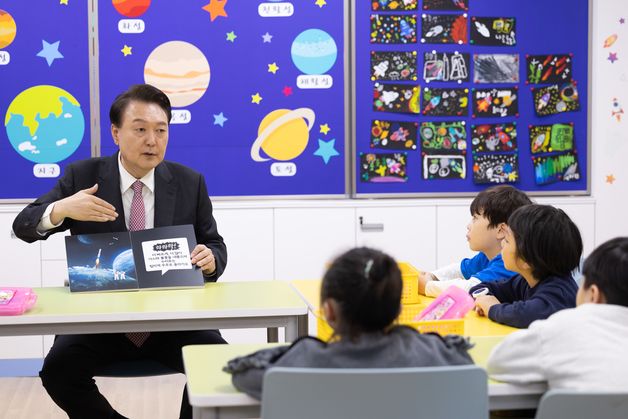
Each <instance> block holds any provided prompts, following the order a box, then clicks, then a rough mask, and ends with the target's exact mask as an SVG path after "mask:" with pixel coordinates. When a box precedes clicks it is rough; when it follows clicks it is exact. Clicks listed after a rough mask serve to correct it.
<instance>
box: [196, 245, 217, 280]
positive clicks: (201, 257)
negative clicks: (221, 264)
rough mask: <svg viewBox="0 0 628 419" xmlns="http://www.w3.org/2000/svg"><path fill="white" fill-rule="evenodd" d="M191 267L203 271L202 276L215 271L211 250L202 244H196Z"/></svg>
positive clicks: (214, 260)
mask: <svg viewBox="0 0 628 419" xmlns="http://www.w3.org/2000/svg"><path fill="white" fill-rule="evenodd" d="M190 257H191V258H192V265H196V266H198V267H199V268H201V270H202V271H203V274H204V275H211V274H213V273H214V272H215V271H216V259H214V254H213V253H212V251H211V249H210V248H208V247H207V246H205V245H204V244H197V245H196V247H195V248H194V250H192V254H191V255H190Z"/></svg>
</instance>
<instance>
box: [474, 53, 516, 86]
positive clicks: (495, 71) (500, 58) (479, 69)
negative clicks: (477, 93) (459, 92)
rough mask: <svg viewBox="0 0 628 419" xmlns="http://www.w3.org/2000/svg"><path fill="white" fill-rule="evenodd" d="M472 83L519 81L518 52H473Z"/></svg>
mask: <svg viewBox="0 0 628 419" xmlns="http://www.w3.org/2000/svg"><path fill="white" fill-rule="evenodd" d="M473 82H474V83H519V54H474V55H473Z"/></svg>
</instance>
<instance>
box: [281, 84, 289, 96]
mask: <svg viewBox="0 0 628 419" xmlns="http://www.w3.org/2000/svg"><path fill="white" fill-rule="evenodd" d="M281 93H283V95H284V96H286V97H287V96H290V95H291V94H292V87H290V86H285V87H284V88H283V89H282V90H281Z"/></svg>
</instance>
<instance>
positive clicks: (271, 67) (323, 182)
mask: <svg viewBox="0 0 628 419" xmlns="http://www.w3.org/2000/svg"><path fill="white" fill-rule="evenodd" d="M205 5H207V2H206V1H205V2H202V1H201V2H199V1H190V2H180V3H177V4H176V6H175V4H174V3H171V2H153V3H152V4H151V5H150V7H148V9H147V10H146V11H145V12H143V13H141V14H140V15H139V16H136V17H134V18H131V17H129V16H124V15H123V14H121V13H120V12H119V11H117V10H116V9H115V8H114V7H113V6H112V4H111V2H99V9H98V12H99V34H98V35H99V45H100V69H99V71H100V103H101V115H100V118H101V132H102V140H101V144H102V146H101V154H102V155H109V154H112V153H113V152H115V150H116V147H115V145H114V144H113V141H112V140H111V135H110V134H109V118H108V111H109V105H110V104H111V102H112V101H113V100H114V98H115V96H116V94H118V93H119V92H122V91H123V90H125V89H126V88H127V87H128V86H129V85H131V84H134V83H144V82H145V81H146V82H150V83H153V84H156V85H157V86H158V87H161V88H162V89H163V90H164V91H166V92H167V93H169V94H170V97H171V99H173V98H175V99H174V101H173V104H174V107H175V108H176V109H178V110H185V111H187V112H189V114H187V116H185V117H184V118H182V119H179V122H182V121H185V122H186V123H176V124H172V125H171V127H170V141H169V145H168V150H167V154H166V159H167V160H172V161H177V162H180V163H182V164H185V165H187V166H190V167H192V168H194V169H196V170H198V171H199V172H201V173H203V174H204V175H205V178H206V181H207V185H208V190H209V194H210V196H261V195H342V194H344V193H345V192H346V191H345V152H346V151H345V140H346V139H345V122H344V110H345V108H344V95H345V93H344V90H345V82H346V81H345V74H344V66H345V58H344V54H345V45H344V6H343V2H339V1H333V2H327V4H326V5H325V6H324V7H319V6H317V5H316V4H314V2H313V1H312V2H300V1H299V2H296V1H293V2H291V3H285V2H276V1H269V2H251V1H247V2H229V3H226V5H225V6H224V9H222V10H220V8H219V9H210V8H206V9H203V6H205ZM123 12H124V11H123ZM127 15H128V13H127ZM278 15H285V16H278ZM125 19H135V21H134V22H135V23H137V20H141V23H140V25H143V28H144V29H143V32H142V33H121V32H120V30H119V25H121V24H122V25H124V22H123V23H120V22H121V20H122V21H124V20H125ZM132 23H133V22H132ZM306 31H309V32H307V33H304V32H306ZM172 41H176V43H175V44H172V43H170V42H172ZM168 43H170V44H168ZM124 46H128V47H130V48H131V51H130V53H128V52H129V51H128V50H127V55H126V56H125V55H124V53H123V52H122V51H121V50H122V49H123V48H124ZM169 47H171V48H172V49H169ZM334 50H335V52H334ZM207 67H209V81H208V83H209V84H208V87H207V88H206V89H205V88H204V87H203V86H207V78H206V77H205V75H204V74H206V73H207ZM186 72H187V73H186ZM306 72H307V73H306ZM175 73H176V74H175ZM319 74H324V75H325V77H323V76H320V75H319ZM299 76H304V77H306V79H307V77H308V76H311V77H309V79H308V86H309V87H312V86H313V85H315V84H316V83H318V82H325V81H326V82H329V81H330V80H331V85H329V84H326V86H330V87H326V88H322V85H320V86H319V87H321V88H299V87H297V77H299ZM256 94H258V95H259V97H261V101H259V103H258V104H256V103H253V102H252V100H253V97H255V95H256ZM273 112H274V113H273ZM271 113H272V115H270V116H269V114H271ZM265 118H266V120H265V122H264V123H262V121H263V120H264V119H265ZM175 120H177V117H176V116H175V117H174V118H173V122H174V121H175ZM262 125H264V126H262ZM321 125H325V126H326V127H329V128H330V129H329V131H327V130H326V128H322V127H321ZM308 128H309V130H308ZM256 140H257V141H256ZM271 143H272V144H271ZM252 155H255V157H256V158H257V160H258V161H256V160H255V159H254V158H253V157H252ZM261 160H264V161H261Z"/></svg>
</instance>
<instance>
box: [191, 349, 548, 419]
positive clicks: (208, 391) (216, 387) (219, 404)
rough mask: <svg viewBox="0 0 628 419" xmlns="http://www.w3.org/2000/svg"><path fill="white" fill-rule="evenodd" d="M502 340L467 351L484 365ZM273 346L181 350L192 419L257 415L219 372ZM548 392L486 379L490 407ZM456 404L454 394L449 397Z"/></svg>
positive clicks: (526, 404)
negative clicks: (241, 357) (236, 359)
mask: <svg viewBox="0 0 628 419" xmlns="http://www.w3.org/2000/svg"><path fill="white" fill-rule="evenodd" d="M501 339H503V337H477V338H472V341H473V342H474V343H475V344H476V346H475V347H474V348H473V349H472V350H471V351H470V352H471V356H472V357H473V359H474V361H475V363H476V364H478V365H480V366H483V367H484V366H486V360H487V358H488V355H489V353H490V350H491V348H492V347H493V346H495V345H496V344H497V343H498V342H499V341H500V340H501ZM270 345H272V344H267V345H260V344H248V345H244V344H238V345H192V346H185V347H184V348H183V363H184V365H185V373H186V374H185V375H186V377H187V386H188V396H189V399H190V404H191V405H192V407H193V409H194V419H210V418H211V419H216V418H220V419H225V418H250V417H259V416H260V403H259V401H258V400H256V399H254V398H252V397H250V396H247V395H246V394H244V393H240V392H239V391H237V390H236V389H235V388H234V387H233V385H232V384H231V376H230V375H229V374H227V373H225V372H223V371H222V367H223V366H224V365H225V364H226V363H227V361H228V360H230V359H232V358H234V357H236V356H239V355H245V354H248V353H251V352H253V351H256V350H258V349H261V348H264V347H269V346H270ZM546 390H547V387H546V386H545V385H541V384H537V385H531V386H517V385H512V384H504V383H498V382H495V381H493V380H489V386H488V393H489V408H490V409H491V410H501V409H531V408H536V407H537V406H538V402H539V399H540V398H541V396H542V394H543V393H544V392H545V391H546ZM452 401H455V395H452Z"/></svg>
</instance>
